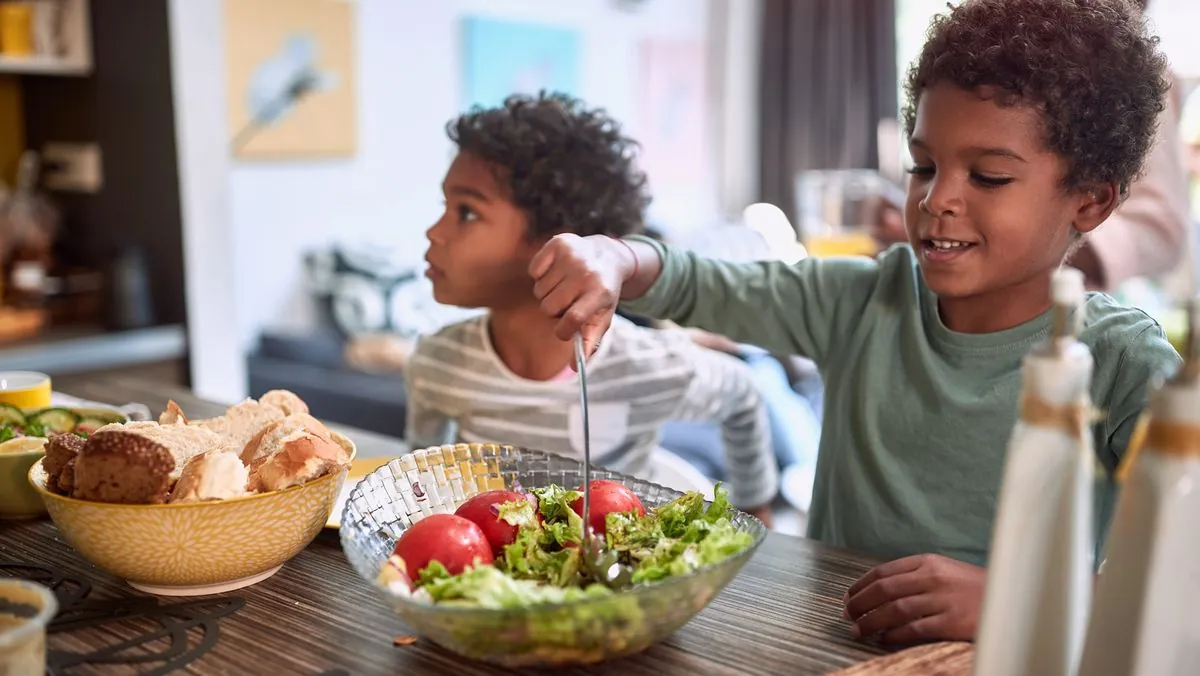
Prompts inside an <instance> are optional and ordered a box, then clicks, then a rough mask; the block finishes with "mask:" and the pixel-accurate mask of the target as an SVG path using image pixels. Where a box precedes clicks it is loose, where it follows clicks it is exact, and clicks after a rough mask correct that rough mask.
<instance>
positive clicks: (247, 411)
mask: <svg viewBox="0 0 1200 676" xmlns="http://www.w3.org/2000/svg"><path fill="white" fill-rule="evenodd" d="M284 417H285V416H284V413H283V409H281V408H279V407H278V406H272V405H271V404H263V403H260V402H257V401H254V400H253V399H247V400H246V401H243V402H242V403H240V404H237V405H236V406H231V407H230V408H229V410H228V411H226V412H225V415H223V416H220V417H219V418H209V419H207V420H197V421H194V422H192V425H194V426H196V427H202V428H205V429H208V430H212V431H213V432H215V433H216V434H218V435H220V436H222V437H225V439H226V440H227V441H228V445H229V447H230V448H231V449H235V450H239V449H242V448H245V447H246V444H248V443H250V440H251V439H253V438H254V435H256V434H258V432H259V430H261V429H262V428H263V427H264V426H265V425H266V424H267V423H270V422H274V421H276V420H282V419H283V418H284Z"/></svg>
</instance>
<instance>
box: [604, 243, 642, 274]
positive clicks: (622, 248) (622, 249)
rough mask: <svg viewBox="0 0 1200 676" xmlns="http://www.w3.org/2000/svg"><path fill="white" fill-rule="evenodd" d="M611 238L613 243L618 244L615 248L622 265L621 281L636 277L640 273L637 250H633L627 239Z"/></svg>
mask: <svg viewBox="0 0 1200 676" xmlns="http://www.w3.org/2000/svg"><path fill="white" fill-rule="evenodd" d="M609 239H610V240H612V241H613V243H615V244H616V246H615V247H614V249H613V250H614V251H615V252H616V256H617V260H618V261H619V262H620V263H619V265H620V270H621V281H622V282H627V281H629V280H631V279H633V278H634V277H637V273H638V257H637V252H636V251H634V250H633V247H632V246H630V244H629V242H626V241H625V240H623V239H621V238H620V237H611V236H610V237H609Z"/></svg>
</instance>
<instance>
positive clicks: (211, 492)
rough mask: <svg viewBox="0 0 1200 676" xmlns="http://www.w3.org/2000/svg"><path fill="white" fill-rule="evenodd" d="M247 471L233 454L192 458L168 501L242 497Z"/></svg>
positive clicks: (222, 453) (197, 500)
mask: <svg viewBox="0 0 1200 676" xmlns="http://www.w3.org/2000/svg"><path fill="white" fill-rule="evenodd" d="M249 480H250V470H249V469H247V468H246V465H245V464H243V463H242V459H241V458H239V457H238V454H237V453H233V452H231V451H225V450H219V451H208V452H206V453H201V454H200V455H196V456H193V457H192V459H191V460H189V461H188V463H187V465H186V466H184V468H183V472H182V473H181V474H180V475H179V482H178V483H176V484H175V489H174V490H173V491H171V498H170V500H169V502H173V503H177V502H202V501H204V500H225V499H228V498H236V497H240V496H243V495H246V493H247V490H246V484H247V483H248V482H249Z"/></svg>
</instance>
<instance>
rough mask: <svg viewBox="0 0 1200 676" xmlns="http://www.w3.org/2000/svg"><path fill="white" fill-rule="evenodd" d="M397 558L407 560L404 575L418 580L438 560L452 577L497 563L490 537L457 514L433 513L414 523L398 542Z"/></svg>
mask: <svg viewBox="0 0 1200 676" xmlns="http://www.w3.org/2000/svg"><path fill="white" fill-rule="evenodd" d="M394 553H395V555H396V556H398V557H400V558H401V559H402V560H403V561H404V568H405V570H404V572H405V574H407V575H408V577H409V578H411V579H412V580H416V579H417V576H418V575H419V574H420V572H421V571H422V570H423V569H424V568H425V566H428V565H429V562H430V561H437V562H438V563H440V564H442V565H443V566H445V567H446V570H447V571H449V572H450V574H451V575H458V574H459V573H461V572H462V571H463V569H464V568H466V567H467V566H471V565H475V563H476V560H478V563H479V564H489V563H491V562H492V561H493V558H492V548H491V546H490V545H489V544H488V541H487V537H486V536H484V534H483V531H482V530H480V529H479V526H476V525H475V524H474V523H472V522H471V521H469V520H467V519H464V518H462V517H461V516H455V515H453V514H433V515H431V516H427V517H425V518H424V519H421V520H420V521H418V522H416V523H414V524H413V525H412V526H411V527H409V529H408V530H406V531H404V535H401V536H400V539H399V540H397V541H396V549H395V552H394Z"/></svg>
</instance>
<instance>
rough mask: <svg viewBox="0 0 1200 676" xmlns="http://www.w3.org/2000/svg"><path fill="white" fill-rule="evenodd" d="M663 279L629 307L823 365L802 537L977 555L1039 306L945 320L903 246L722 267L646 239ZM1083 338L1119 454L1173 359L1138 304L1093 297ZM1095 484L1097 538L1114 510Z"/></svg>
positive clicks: (1041, 330) (1106, 457) (1107, 440)
mask: <svg viewBox="0 0 1200 676" xmlns="http://www.w3.org/2000/svg"><path fill="white" fill-rule="evenodd" d="M638 239H639V241H642V242H645V243H647V244H651V245H652V246H654V247H655V248H657V249H658V251H659V254H660V255H661V256H662V261H663V268H662V275H661V276H660V277H659V279H658V281H657V282H656V283H655V284H654V286H653V287H652V288H651V289H650V291H649V292H648V293H647V294H646V296H645V297H643V298H641V299H638V300H637V301H633V302H628V303H624V304H622V309H627V310H628V311H629V312H631V313H634V314H638V315H642V316H648V317H654V318H660V319H670V320H673V321H675V322H677V323H679V324H683V325H687V326H693V327H698V328H702V329H706V330H709V331H713V332H716V333H720V334H723V335H726V336H729V337H730V338H732V339H733V340H736V341H742V342H747V343H753V344H756V345H759V346H761V347H764V348H767V349H770V350H773V351H778V352H783V353H789V354H798V355H802V356H805V357H808V358H809V359H811V360H813V361H814V362H816V364H817V366H818V367H819V368H820V370H821V374H822V377H823V378H824V381H825V415H824V421H823V427H822V434H821V448H820V457H819V460H818V463H817V475H816V485H815V487H814V493H813V502H812V508H811V511H810V514H809V522H808V535H809V537H812V538H815V539H818V540H821V541H824V542H827V543H830V544H833V545H838V546H845V547H850V548H853V549H856V550H859V551H862V552H865V553H869V554H872V555H874V556H877V557H880V558H884V559H892V558H897V557H901V556H907V555H910V554H917V553H925V552H933V553H939V554H943V555H946V556H950V557H953V558H957V559H960V560H963V561H967V562H970V563H975V564H979V565H985V564H986V561H987V553H988V548H989V545H990V539H991V530H992V520H993V516H994V514H995V509H996V501H997V498H998V495H999V488H1000V483H1001V480H1002V478H1003V470H1004V456H1005V448H1006V446H1007V443H1008V440H1009V437H1010V435H1011V433H1012V428H1013V425H1014V424H1015V423H1016V420H1017V402H1018V396H1019V392H1020V388H1021V367H1022V360H1023V358H1024V357H1025V355H1026V353H1028V352H1029V350H1030V348H1032V347H1033V346H1034V345H1035V344H1036V343H1037V342H1039V341H1041V340H1042V339H1044V338H1045V337H1046V336H1047V335H1048V333H1049V330H1050V313H1049V312H1047V313H1045V314H1043V315H1041V316H1039V317H1037V318H1035V319H1033V320H1031V321H1029V322H1027V323H1025V324H1022V325H1020V326H1017V327H1014V328H1011V329H1008V330H1005V331H1000V332H997V333H987V334H964V333H956V332H954V331H951V330H950V329H948V328H946V326H945V325H944V324H943V323H942V321H941V319H940V317H939V315H938V310H937V298H936V297H935V296H934V295H933V292H932V291H930V289H929V288H928V287H927V286H925V283H924V281H923V279H922V277H921V273H920V269H919V267H918V265H917V259H916V256H915V254H914V252H913V251H912V249H911V248H909V247H908V246H906V245H904V246H897V247H893V248H892V249H890V250H889V251H888V252H886V253H885V254H883V255H882V256H880V257H879V258H878V259H877V260H872V259H868V258H844V259H806V260H802V261H800V262H799V263H796V264H792V265H788V264H784V263H780V262H761V263H725V262H720V261H714V260H709V259H704V258H700V257H698V256H696V255H694V254H690V253H686V252H682V251H677V250H673V249H671V248H669V247H665V246H663V245H661V244H659V243H657V242H654V241H653V240H650V239H646V238H638ZM1084 311H1085V313H1086V319H1085V325H1084V329H1083V330H1082V333H1081V335H1080V340H1081V341H1082V342H1084V343H1085V344H1086V345H1087V346H1088V347H1089V348H1090V349H1091V351H1092V355H1093V358H1094V360H1095V372H1094V375H1093V380H1092V388H1091V394H1092V400H1093V402H1094V404H1095V405H1096V406H1097V407H1098V408H1099V409H1100V410H1102V411H1104V412H1105V414H1106V415H1105V418H1104V420H1103V421H1102V422H1100V423H1097V424H1096V426H1095V443H1096V453H1097V455H1098V457H1099V459H1100V462H1101V464H1103V465H1104V466H1105V467H1106V468H1107V469H1109V470H1110V471H1111V470H1112V469H1113V468H1114V467H1115V466H1116V465H1117V463H1118V462H1119V460H1120V457H1121V454H1122V453H1123V452H1124V450H1125V446H1126V445H1127V444H1128V442H1129V438H1130V436H1131V434H1132V432H1133V429H1134V427H1135V425H1136V423H1137V418H1138V416H1139V415H1140V413H1141V411H1142V409H1143V408H1144V406H1145V404H1146V398H1147V394H1148V390H1149V389H1150V388H1151V387H1152V386H1153V384H1154V382H1155V380H1156V378H1158V377H1162V376H1166V375H1169V374H1171V373H1174V371H1175V370H1176V369H1177V368H1178V365H1179V363H1180V359H1179V355H1178V354H1177V353H1176V352H1175V350H1174V349H1173V348H1172V347H1171V345H1170V344H1169V343H1168V342H1167V340H1166V338H1165V336H1164V334H1163V331H1162V329H1161V327H1159V325H1158V324H1157V323H1156V322H1155V321H1154V320H1153V319H1151V318H1150V317H1149V316H1148V315H1146V313H1144V312H1142V311H1140V310H1136V309H1132V308H1127V307H1124V306H1121V305H1119V304H1117V303H1116V301H1114V300H1113V299H1112V298H1110V297H1108V296H1106V295H1103V294H1089V295H1088V297H1087V300H1086V303H1085V305H1084ZM1113 499H1114V492H1113V489H1112V486H1111V484H1110V482H1108V481H1106V480H1105V481H1100V482H1098V483H1097V505H1096V507H1097V510H1096V515H1097V530H1096V536H1097V543H1098V545H1097V546H1098V547H1100V546H1101V543H1102V541H1103V536H1104V534H1105V533H1106V531H1107V524H1108V520H1109V517H1110V515H1111V512H1112V506H1113Z"/></svg>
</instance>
